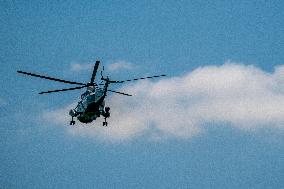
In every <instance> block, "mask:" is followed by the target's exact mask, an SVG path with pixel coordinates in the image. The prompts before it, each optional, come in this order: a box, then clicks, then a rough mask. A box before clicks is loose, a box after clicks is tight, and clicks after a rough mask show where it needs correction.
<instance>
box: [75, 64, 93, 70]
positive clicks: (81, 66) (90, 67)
mask: <svg viewBox="0 0 284 189" xmlns="http://www.w3.org/2000/svg"><path fill="white" fill-rule="evenodd" d="M93 67H94V64H91V63H90V64H78V63H72V64H71V68H70V69H71V71H75V72H81V71H85V70H91V71H92V70H93Z"/></svg>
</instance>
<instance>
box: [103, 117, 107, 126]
mask: <svg viewBox="0 0 284 189" xmlns="http://www.w3.org/2000/svg"><path fill="white" fill-rule="evenodd" d="M103 126H107V121H106V117H105V121H104V122H103Z"/></svg>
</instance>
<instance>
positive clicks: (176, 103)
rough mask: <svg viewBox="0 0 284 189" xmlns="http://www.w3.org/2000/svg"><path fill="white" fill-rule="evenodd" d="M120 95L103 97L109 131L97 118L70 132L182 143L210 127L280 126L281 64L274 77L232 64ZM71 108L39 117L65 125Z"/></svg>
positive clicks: (283, 100)
mask: <svg viewBox="0 0 284 189" xmlns="http://www.w3.org/2000/svg"><path fill="white" fill-rule="evenodd" d="M120 91H124V92H127V93H129V94H133V95H134V96H133V97H125V96H120V95H113V96H111V97H110V98H108V99H107V105H109V106H110V107H111V113H112V117H111V118H110V119H109V124H110V126H109V127H101V126H100V125H101V122H102V119H99V120H96V121H95V123H92V124H89V125H86V126H77V127H76V126H75V127H69V132H71V133H73V134H76V135H77V134H79V135H86V136H90V137H93V136H95V137H99V138H103V139H108V140H110V141H119V140H126V139H133V138H136V137H139V136H142V135H145V136H148V137H149V138H152V139H165V138H167V137H177V138H184V139H186V138H191V137H193V136H196V135H197V134H199V133H201V132H203V131H205V128H206V127H204V126H210V125H212V123H216V124H218V123H226V124H227V125H230V126H233V127H236V128H239V129H241V130H244V131H253V130H256V129H259V128H263V127H270V128H278V129H283V128H284V65H281V66H278V67H276V68H275V71H274V72H273V73H268V72H265V71H263V70H261V69H259V68H256V67H254V66H245V65H241V64H233V63H225V64H224V65H222V66H205V67H200V68H198V69H196V70H194V71H192V72H189V73H188V74H186V75H184V76H180V77H171V78H165V79H160V80H159V81H152V80H147V81H140V82H137V83H132V84H130V85H128V86H124V87H123V88H121V89H120ZM71 107H73V106H69V107H67V108H62V109H59V110H55V111H52V112H49V113H45V114H44V117H45V118H48V119H50V120H52V121H53V122H54V123H57V124H60V125H63V124H68V121H69V119H70V118H68V110H69V109H71ZM61 115H66V116H63V117H62V116H61Z"/></svg>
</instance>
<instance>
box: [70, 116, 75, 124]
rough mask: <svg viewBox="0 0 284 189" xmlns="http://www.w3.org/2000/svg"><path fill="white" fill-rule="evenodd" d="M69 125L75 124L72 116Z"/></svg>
mask: <svg viewBox="0 0 284 189" xmlns="http://www.w3.org/2000/svg"><path fill="white" fill-rule="evenodd" d="M70 125H75V121H74V120H73V117H72V120H71V121H70Z"/></svg>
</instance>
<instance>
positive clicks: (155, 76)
mask: <svg viewBox="0 0 284 189" xmlns="http://www.w3.org/2000/svg"><path fill="white" fill-rule="evenodd" d="M164 76H166V75H154V76H149V77H140V78H136V79H128V80H123V81H109V82H110V83H124V82H127V81H137V80H142V79H151V78H157V77H164Z"/></svg>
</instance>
